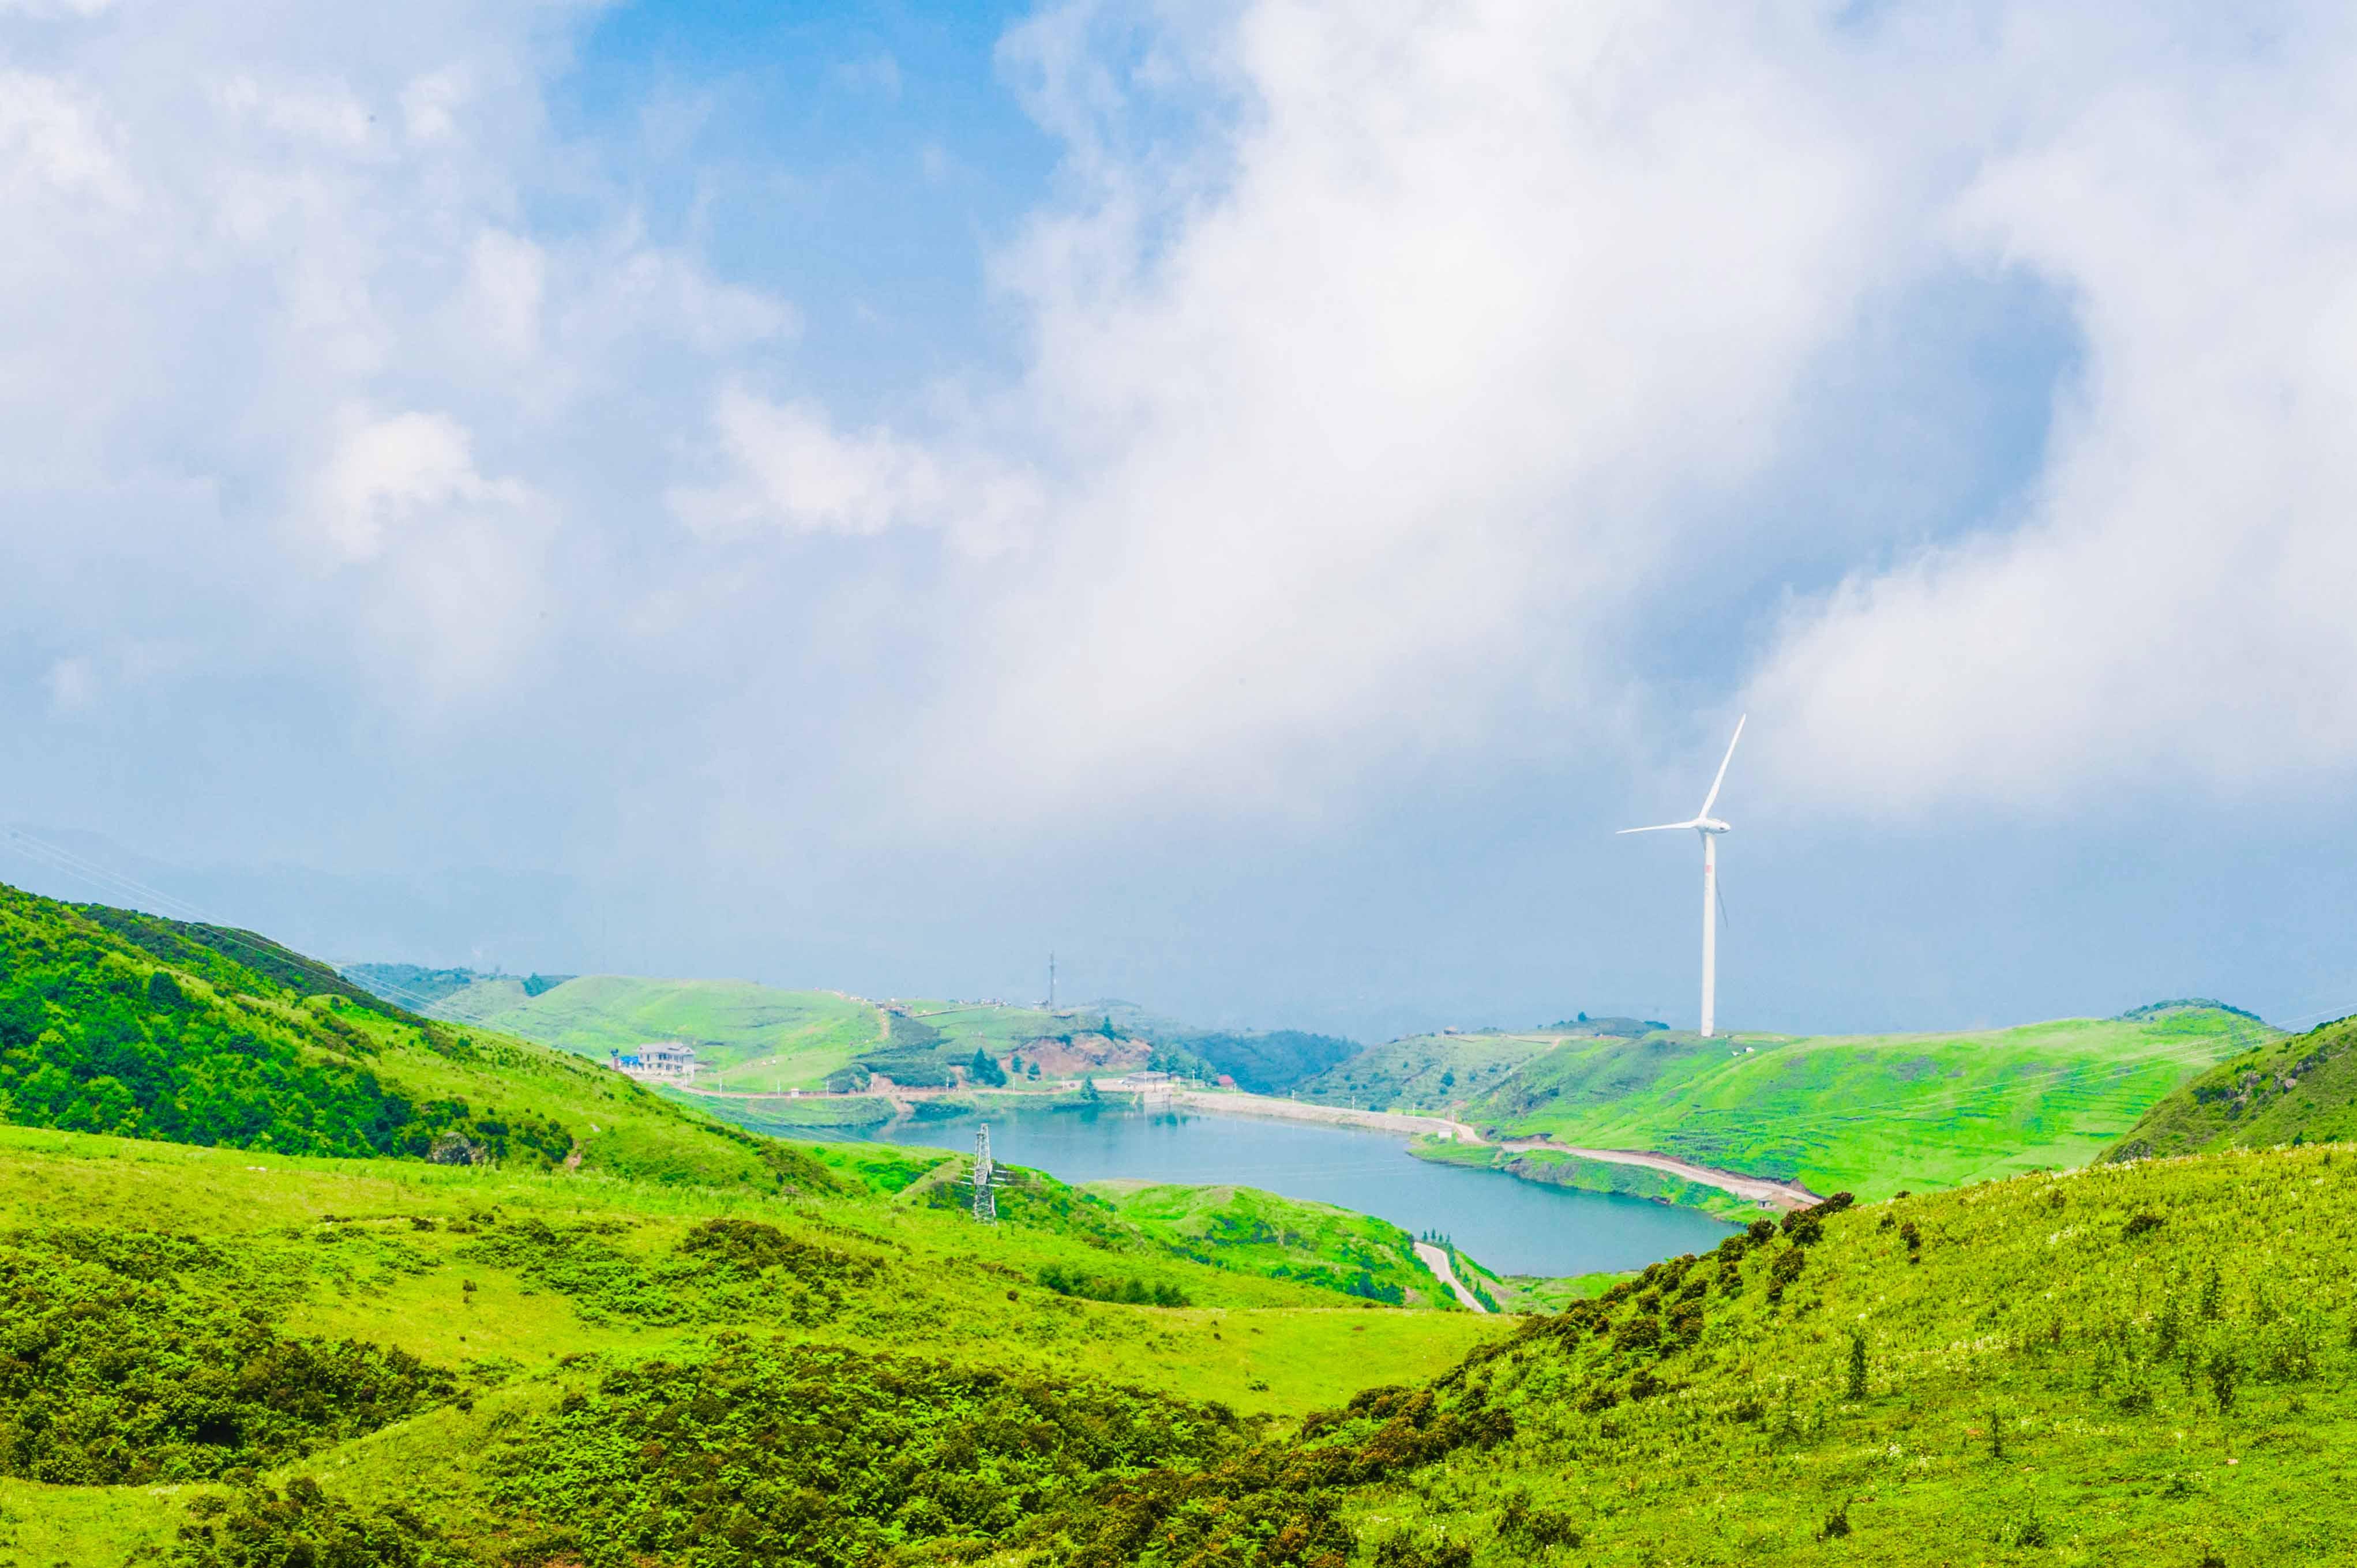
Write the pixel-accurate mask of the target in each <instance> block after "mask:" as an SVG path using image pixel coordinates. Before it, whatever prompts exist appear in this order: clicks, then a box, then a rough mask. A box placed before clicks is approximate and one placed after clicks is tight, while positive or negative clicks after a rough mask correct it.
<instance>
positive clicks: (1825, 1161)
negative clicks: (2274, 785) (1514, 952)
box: [1304, 1001, 2357, 1201]
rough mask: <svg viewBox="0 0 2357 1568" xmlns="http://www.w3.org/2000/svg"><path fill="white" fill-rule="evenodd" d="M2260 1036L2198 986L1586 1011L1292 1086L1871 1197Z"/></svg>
mask: <svg viewBox="0 0 2357 1568" xmlns="http://www.w3.org/2000/svg"><path fill="white" fill-rule="evenodd" d="M2277 1037H2278V1036H2277V1031H2276V1030H2273V1029H2270V1028H2268V1027H2267V1026H2266V1025H2265V1024H2264V1023H2262V1022H2260V1021H2259V1020H2258V1019H2256V1018H2255V1017H2253V1016H2252V1015H2249V1014H2246V1013H2242V1012H2239V1011H2237V1010H2235V1009H2233V1008H2229V1007H2225V1006H2223V1005H2221V1004H2215V1003H2210V1002H2201V1001H2196V1002H2178V1003H2165V1004H2157V1005H2155V1006H2153V1007H2148V1008H2139V1009H2137V1010H2136V1012H2135V1013H2132V1014H2129V1015H2125V1016H2123V1017H2119V1018H2110V1019H2093V1018H2082V1019H2062V1020H2059V1021H2056V1022H2053V1023H2048V1024H2036V1025H2029V1026H2024V1027H2020V1028H2014V1029H1994V1030H1980V1031H1973V1032H1967V1033H1960V1034H1946V1035H1875V1036H1797V1037H1796V1036H1779V1035H1760V1034H1738V1035H1733V1036H1718V1037H1716V1038H1712V1039H1708V1040H1706V1039H1703V1038H1702V1037H1700V1036H1696V1035H1693V1034H1688V1033H1684V1032H1683V1031H1677V1030H1667V1029H1656V1028H1652V1027H1651V1026H1643V1025H1639V1024H1637V1023H1635V1022H1634V1021H1631V1020H1617V1019H1616V1020H1597V1021H1591V1022H1585V1023H1581V1024H1578V1025H1576V1026H1570V1027H1567V1028H1566V1027H1563V1026H1558V1029H1556V1030H1553V1031H1534V1032H1530V1033H1525V1034H1516V1035H1508V1034H1500V1033H1482V1034H1473V1035H1444V1036H1419V1037H1416V1038H1413V1039H1407V1040H1396V1041H1394V1042H1392V1043H1391V1044H1389V1045H1387V1046H1382V1047H1373V1048H1372V1049H1370V1050H1369V1051H1367V1052H1365V1053H1364V1054H1362V1055H1361V1056H1360V1057H1357V1058H1352V1059H1351V1061H1350V1062H1347V1063H1344V1064H1342V1065H1341V1066H1340V1067H1338V1068H1336V1069H1332V1070H1330V1071H1329V1072H1328V1073H1326V1074H1324V1075H1322V1076H1321V1077H1320V1078H1318V1079H1315V1080H1313V1081H1312V1083H1311V1084H1310V1085H1308V1087H1307V1088H1306V1090H1305V1091H1304V1092H1305V1095H1314V1096H1316V1097H1318V1098H1320V1099H1323V1100H1326V1101H1329V1102H1333V1101H1339V1100H1351V1099H1354V1100H1355V1101H1356V1102H1357V1103H1360V1104H1362V1105H1373V1106H1376V1107H1390V1108H1395V1109H1401V1110H1417V1111H1428V1112H1438V1113H1442V1114H1452V1115H1455V1116H1457V1117H1458V1118H1460V1119H1462V1120H1464V1121H1467V1122H1472V1123H1474V1124H1475V1125H1477V1126H1479V1127H1480V1128H1482V1129H1483V1130H1484V1131H1485V1133H1490V1134H1491V1135H1494V1136H1496V1137H1499V1138H1501V1139H1522V1140H1527V1139H1537V1138H1544V1139H1551V1140H1553V1141H1554V1142H1555V1143H1558V1144H1569V1145H1576V1146H1583V1147H1589V1148H1609V1149H1640V1150H1651V1151H1654V1152H1657V1153H1661V1154H1667V1155H1675V1156H1678V1157H1680V1158H1683V1159H1686V1160H1691V1161H1693V1162H1695V1164H1698V1165H1709V1166H1713V1167H1717V1168H1719V1169H1723V1170H1733V1171H1740V1172H1743V1173H1745V1174H1748V1175H1754V1176H1770V1177H1774V1178H1777V1179H1781V1180H1797V1181H1800V1182H1802V1183H1803V1184H1804V1185H1806V1186H1808V1187H1811V1188H1813V1189H1814V1190H1815V1191H1818V1192H1830V1191H1834V1190H1836V1189H1846V1190H1851V1191H1855V1192H1858V1193H1862V1194H1867V1195H1869V1196H1880V1195H1883V1194H1887V1193H1890V1192H1895V1191H1897V1190H1899V1189H1900V1188H1902V1187H1905V1188H1911V1189H1914V1190H1917V1191H1921V1190H1923V1189H1925V1188H1928V1187H1954V1186H1958V1185H1961V1184H1964V1183H1967V1182H1973V1181H1979V1180H1986V1179H1987V1178H1989V1177H1992V1176H2006V1175H2011V1174H2015V1173H2018V1172H2022V1171H2028V1170H2033V1169H2040V1168H2047V1167H2057V1166H2064V1167H2067V1166H2073V1165H2083V1164H2084V1163H2086V1162H2087V1161H2088V1160H2090V1159H2092V1158H2093V1157H2095V1156H2096V1155H2098V1154H2100V1153H2101V1152H2102V1151H2103V1150H2104V1149H2105V1148H2106V1147H2108V1146H2109V1145H2110V1144H2113V1143H2114V1142H2115V1141H2116V1140H2118V1139H2119V1137H2120V1136H2121V1134H2122V1133H2126V1131H2127V1130H2128V1129H2129V1127H2130V1126H2132V1125H2133V1124H2134V1123H2135V1122H2136V1119H2137V1118H2138V1117H2139V1116H2141V1115H2143V1114H2144V1113H2145V1112H2147V1110H2148V1109H2150V1108H2151V1107H2153V1106H2154V1105H2156V1104H2157V1103H2158V1102H2160V1101H2163V1100H2164V1099H2165V1098H2166V1097H2168V1096H2169V1095H2170V1094H2171V1092H2172V1091H2174V1090H2178V1089H2179V1087H2180V1086H2183V1085H2185V1084H2187V1083H2189V1082H2190V1081H2191V1080H2193V1079H2198V1078H2200V1077H2201V1075H2202V1074H2204V1073H2205V1072H2207V1071H2209V1070H2210V1069H2212V1067H2213V1066H2215V1065H2216V1064H2217V1063H2219V1062H2220V1061H2222V1060H2223V1059H2224V1058H2229V1057H2233V1056H2236V1055H2238V1054H2240V1053H2242V1052H2244V1051H2245V1050H2246V1049H2248V1048H2250V1047H2254V1046H2261V1047H2264V1046H2267V1045H2269V1044H2270V1043H2271V1042H2273V1041H2275V1040H2276V1038H2277ZM2352 1130H2353V1131H2357V1127H2352ZM1432 1152H1433V1153H1436V1154H1437V1155H1445V1156H1448V1157H1452V1158H1455V1159H1457V1160H1459V1161H1460V1162H1462V1161H1472V1162H1475V1163H1488V1164H1496V1165H1499V1166H1500V1167H1501V1168H1514V1169H1516V1170H1517V1174H1521V1175H1524V1176H1532V1177H1534V1179H1543V1180H1551V1181H1557V1182H1563V1183H1566V1184H1568V1185H1574V1186H1584V1187H1601V1188H1604V1189H1607V1190H1613V1191H1625V1192H1630V1193H1632V1194H1634V1195H1637V1196H1643V1197H1661V1198H1663V1199H1664V1200H1666V1201H1688V1200H1689V1199H1690V1198H1692V1197H1694V1196H1695V1195H1693V1194H1684V1196H1681V1194H1683V1193H1684V1184H1681V1183H1680V1182H1679V1181H1678V1179H1677V1178H1675V1177H1671V1176H1657V1175H1653V1174H1651V1173H1643V1172H1638V1171H1633V1170H1631V1169H1629V1168H1627V1167H1602V1166H1598V1165H1595V1164H1594V1163H1593V1162H1586V1161H1577V1160H1574V1159H1572V1158H1571V1157H1569V1156H1566V1155H1545V1154H1537V1155H1534V1154H1532V1153H1529V1152H1523V1151H1507V1150H1496V1151H1488V1152H1484V1151H1480V1150H1471V1149H1461V1148H1460V1149H1445V1150H1438V1151H1432Z"/></svg>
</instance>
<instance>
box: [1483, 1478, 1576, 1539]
mask: <svg viewBox="0 0 2357 1568" xmlns="http://www.w3.org/2000/svg"><path fill="white" fill-rule="evenodd" d="M1498 1539H1499V1540H1501V1541H1507V1542H1510V1543H1512V1545H1514V1546H1517V1547H1520V1548H1521V1549H1522V1550H1523V1551H1524V1552H1539V1551H1544V1550H1545V1549H1546V1548H1548V1547H1550V1546H1578V1545H1580V1544H1581V1542H1582V1537H1581V1535H1580V1531H1579V1527H1578V1526H1577V1525H1576V1524H1574V1523H1573V1522H1572V1517H1571V1515H1569V1514H1567V1513H1565V1512H1563V1511H1562V1510H1560V1509H1544V1508H1534V1507H1533V1506H1532V1504H1531V1494H1530V1493H1529V1492H1528V1491H1527V1490H1525V1489H1523V1488H1522V1487H1516V1488H1515V1489H1514V1490H1513V1491H1512V1492H1509V1493H1508V1494H1507V1495H1506V1500H1505V1503H1504V1505H1503V1506H1502V1507H1501V1508H1500V1509H1499V1510H1498Z"/></svg>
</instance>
